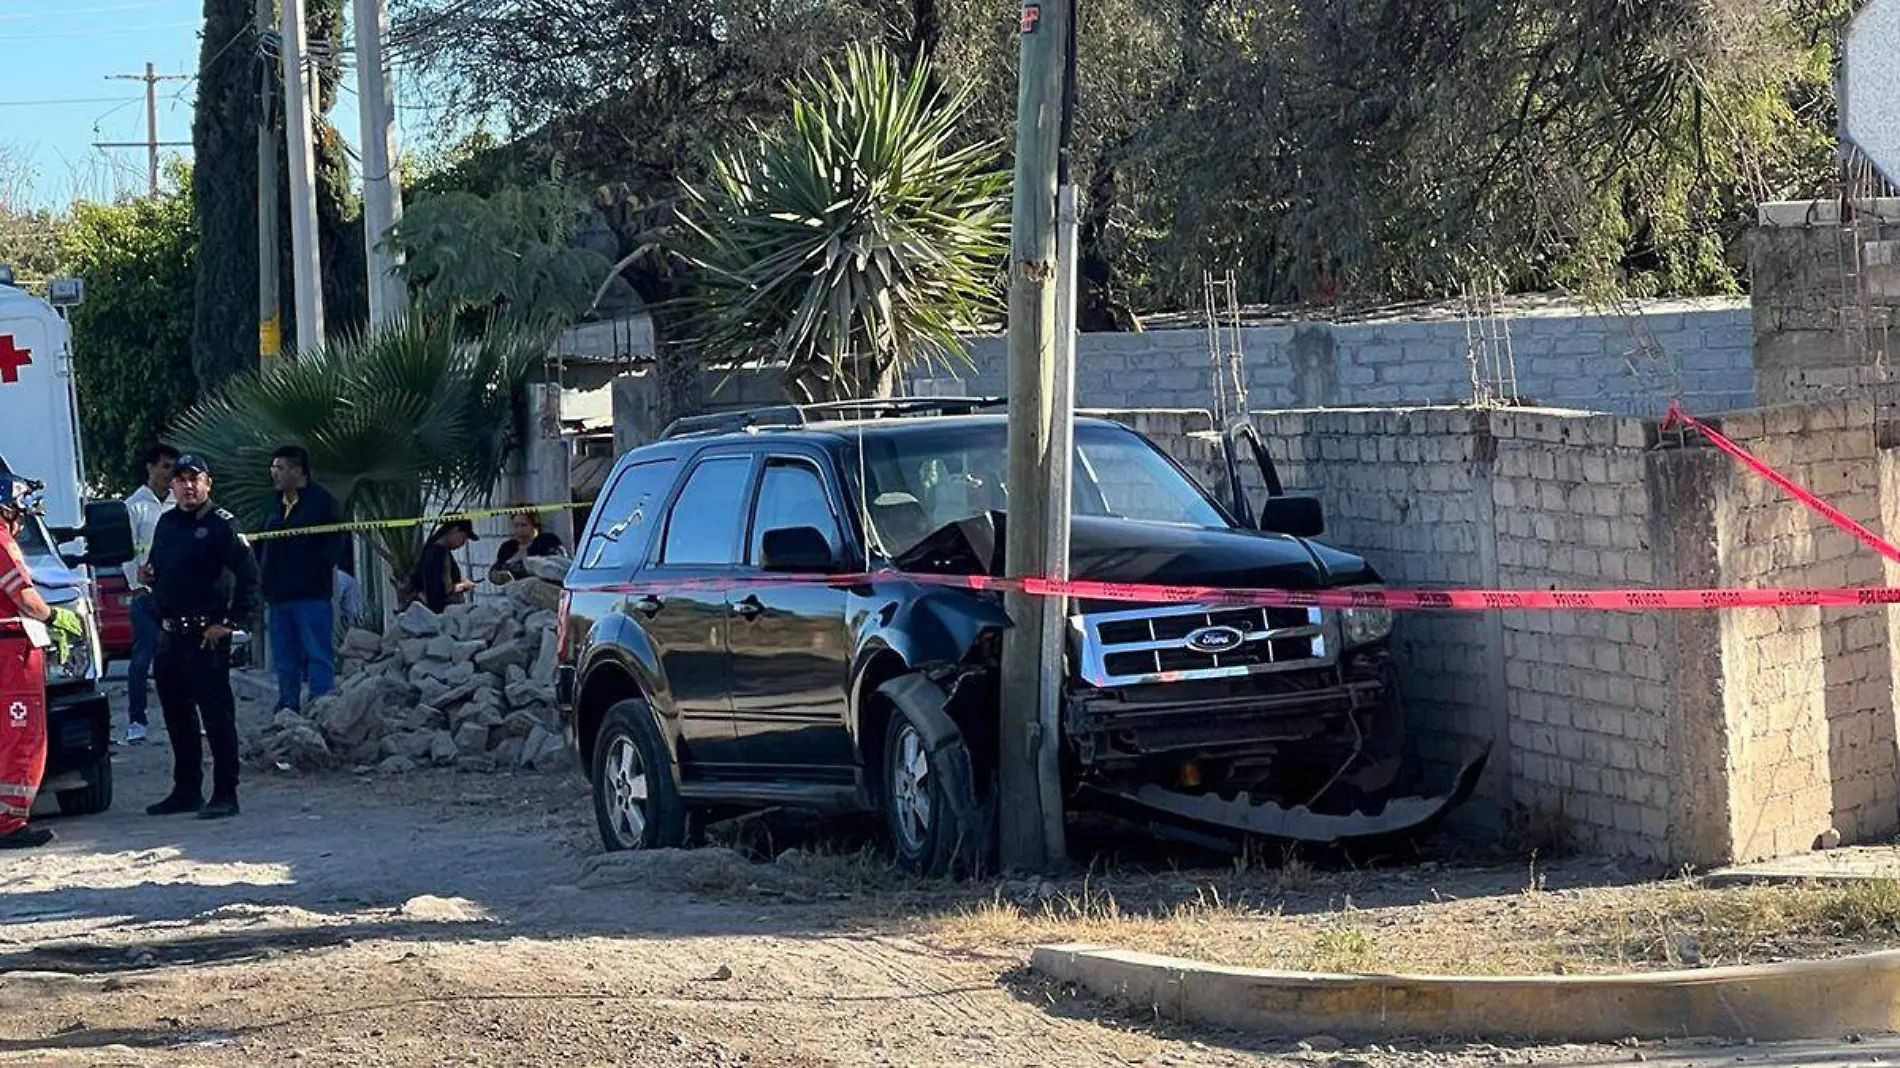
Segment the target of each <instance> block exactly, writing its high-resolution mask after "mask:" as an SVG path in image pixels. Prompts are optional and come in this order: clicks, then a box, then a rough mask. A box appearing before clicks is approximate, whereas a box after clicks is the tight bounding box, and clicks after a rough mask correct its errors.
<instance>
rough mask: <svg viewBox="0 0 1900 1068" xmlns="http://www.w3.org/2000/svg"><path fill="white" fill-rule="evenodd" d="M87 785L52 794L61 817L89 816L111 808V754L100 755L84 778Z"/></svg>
mask: <svg viewBox="0 0 1900 1068" xmlns="http://www.w3.org/2000/svg"><path fill="white" fill-rule="evenodd" d="M86 781H87V783H88V785H86V786H84V787H81V788H80V789H77V790H61V791H60V792H59V793H57V794H54V795H53V796H54V799H55V800H57V801H58V802H59V812H60V815H62V816H91V815H95V814H97V813H100V812H104V811H105V810H107V809H109V808H111V807H112V754H111V753H101V754H99V756H98V757H97V758H95V759H94V760H93V763H92V771H91V773H90V774H89V775H87V776H86Z"/></svg>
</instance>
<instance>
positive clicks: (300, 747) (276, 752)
mask: <svg viewBox="0 0 1900 1068" xmlns="http://www.w3.org/2000/svg"><path fill="white" fill-rule="evenodd" d="M264 755H265V758H266V759H268V760H273V761H276V762H278V763H281V764H288V765H290V766H291V767H293V768H297V769H299V770H302V771H312V770H315V769H317V768H327V767H329V766H330V765H331V764H333V763H335V762H336V757H335V755H334V754H332V753H331V752H330V746H329V744H328V743H327V742H325V741H324V740H323V735H322V734H321V733H319V732H318V730H317V729H316V728H315V727H312V726H309V725H308V724H302V725H299V726H295V727H292V728H290V729H289V730H286V731H283V732H281V733H279V734H278V735H277V736H276V737H274V738H271V739H269V740H268V741H266V742H265V743H264Z"/></svg>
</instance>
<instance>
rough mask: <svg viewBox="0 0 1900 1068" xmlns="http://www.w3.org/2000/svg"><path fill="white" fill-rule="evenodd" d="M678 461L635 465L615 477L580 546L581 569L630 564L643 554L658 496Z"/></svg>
mask: <svg viewBox="0 0 1900 1068" xmlns="http://www.w3.org/2000/svg"><path fill="white" fill-rule="evenodd" d="M678 466H679V461H678V460H676V459H674V458H673V457H671V456H668V457H666V458H664V459H659V460H649V461H647V462H646V463H643V464H634V465H632V466H630V467H628V468H627V469H626V470H625V471H622V472H620V477H619V478H617V479H615V480H614V484H613V488H612V489H609V490H608V491H607V496H606V497H605V498H604V499H603V500H602V501H601V503H600V505H599V506H598V507H596V508H595V510H594V525H593V529H592V530H591V531H590V532H589V534H588V536H587V544H586V545H584V546H582V547H581V554H580V566H581V567H582V568H584V569H590V570H591V569H593V568H620V567H632V566H633V565H634V564H636V563H638V562H639V561H640V559H641V557H642V556H643V555H644V554H645V553H646V548H647V533H648V532H649V531H650V530H652V521H653V520H655V519H657V518H658V516H656V515H655V514H654V513H655V512H656V511H657V505H658V503H659V501H660V498H662V497H663V496H665V494H666V491H667V490H669V489H671V488H672V486H673V471H674V469H675V468H677V467H678Z"/></svg>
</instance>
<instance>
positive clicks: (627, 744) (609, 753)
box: [590, 701, 686, 853]
mask: <svg viewBox="0 0 1900 1068" xmlns="http://www.w3.org/2000/svg"><path fill="white" fill-rule="evenodd" d="M590 759H591V761H592V768H593V773H594V774H593V776H592V778H593V792H594V819H595V820H596V821H597V822H598V823H599V825H600V841H601V844H602V845H604V846H606V847H607V851H608V852H610V853H612V852H619V851H622V850H628V849H674V848H678V847H679V846H682V845H684V844H685V843H686V803H685V801H683V800H682V799H681V798H680V792H679V784H678V783H676V782H674V781H673V772H672V767H673V761H672V758H671V756H670V755H669V754H668V752H667V748H666V742H665V740H664V739H663V738H661V737H660V731H659V728H658V727H657V726H655V725H654V723H653V716H652V714H651V713H650V712H648V711H647V706H646V704H645V703H644V702H641V701H622V702H620V703H619V704H617V705H615V706H613V707H612V708H610V709H608V710H607V717H606V720H605V721H604V722H603V723H602V724H601V725H600V734H599V735H598V736H597V737H596V738H595V739H594V752H593V754H592V756H591V758H590ZM655 769H657V770H655Z"/></svg>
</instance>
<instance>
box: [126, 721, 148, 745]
mask: <svg viewBox="0 0 1900 1068" xmlns="http://www.w3.org/2000/svg"><path fill="white" fill-rule="evenodd" d="M144 740H145V724H143V723H134V724H131V725H130V726H127V727H126V728H125V744H127V745H137V744H139V743H140V742H142V741H144Z"/></svg>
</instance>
